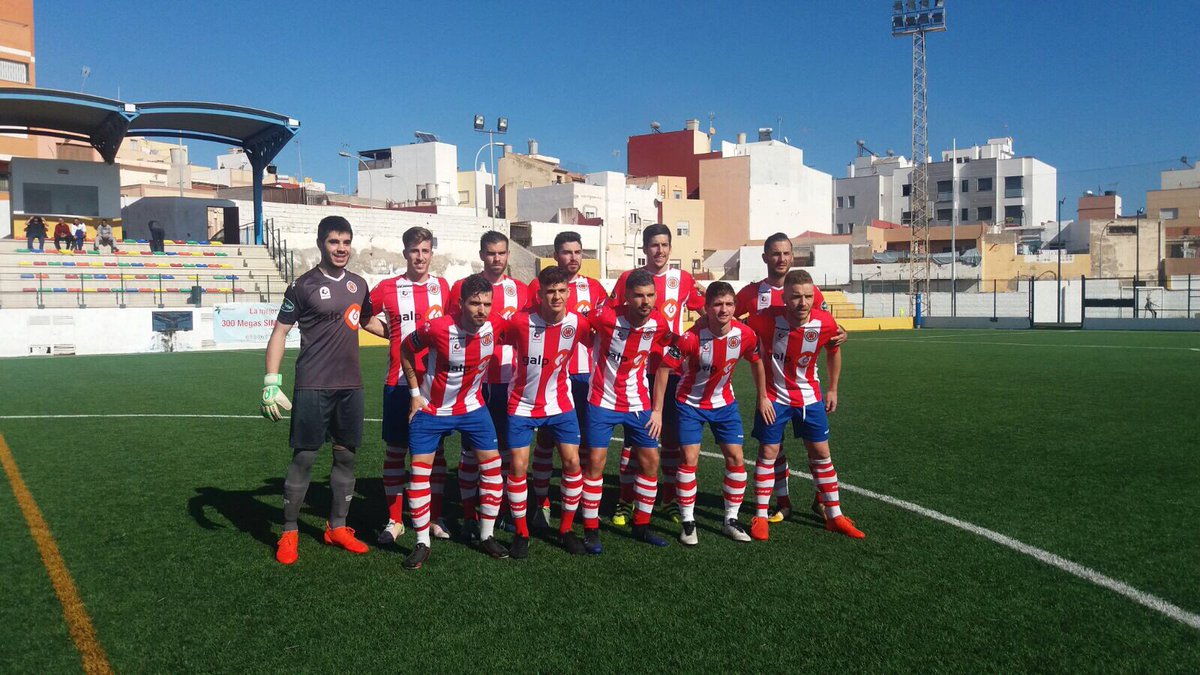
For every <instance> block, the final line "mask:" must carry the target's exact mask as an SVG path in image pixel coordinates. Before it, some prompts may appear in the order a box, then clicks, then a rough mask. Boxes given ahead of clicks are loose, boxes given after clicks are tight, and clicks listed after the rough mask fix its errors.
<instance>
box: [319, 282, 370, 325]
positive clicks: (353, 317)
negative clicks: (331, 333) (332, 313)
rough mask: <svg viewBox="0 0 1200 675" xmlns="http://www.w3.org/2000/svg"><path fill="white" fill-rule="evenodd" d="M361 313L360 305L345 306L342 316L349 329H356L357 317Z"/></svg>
mask: <svg viewBox="0 0 1200 675" xmlns="http://www.w3.org/2000/svg"><path fill="white" fill-rule="evenodd" d="M322 288H324V287H322ZM361 313H362V307H359V306H358V305H357V304H355V305H350V306H349V307H347V308H346V313H345V314H344V315H343V318H344V319H345V320H346V325H347V326H349V327H350V330H358V319H359V315H360V314H361Z"/></svg>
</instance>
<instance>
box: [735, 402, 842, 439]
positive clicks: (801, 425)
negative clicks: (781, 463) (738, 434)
mask: <svg viewBox="0 0 1200 675" xmlns="http://www.w3.org/2000/svg"><path fill="white" fill-rule="evenodd" d="M771 405H773V406H775V423H774V424H767V423H766V422H765V421H764V420H763V418H762V415H760V414H758V413H754V431H753V432H751V435H753V436H754V437H755V438H757V439H758V441H759V442H760V443H765V444H767V445H776V444H778V443H782V442H783V432H784V429H785V428H786V427H787V423H788V420H791V421H792V430H793V431H794V432H795V434H796V438H801V439H804V440H806V441H813V442H816V443H819V442H821V441H827V440H829V418H828V417H826V416H825V402H824V401H817V402H816V403H812V404H809V405H807V406H805V407H803V408H793V407H792V406H790V405H784V404H782V403H772V404H771Z"/></svg>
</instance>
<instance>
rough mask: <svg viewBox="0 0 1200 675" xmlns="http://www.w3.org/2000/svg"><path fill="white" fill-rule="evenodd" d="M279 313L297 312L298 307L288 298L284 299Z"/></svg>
mask: <svg viewBox="0 0 1200 675" xmlns="http://www.w3.org/2000/svg"><path fill="white" fill-rule="evenodd" d="M279 311H281V312H294V311H296V305H295V304H293V303H292V301H291V300H288V299H287V298H284V299H283V306H282V307H280V308H279Z"/></svg>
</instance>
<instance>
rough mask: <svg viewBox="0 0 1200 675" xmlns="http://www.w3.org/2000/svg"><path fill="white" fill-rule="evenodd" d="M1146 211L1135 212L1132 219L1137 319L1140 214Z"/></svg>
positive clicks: (1134, 307) (1140, 266) (1136, 311)
mask: <svg viewBox="0 0 1200 675" xmlns="http://www.w3.org/2000/svg"><path fill="white" fill-rule="evenodd" d="M1144 213H1146V209H1144V208H1141V209H1138V210H1137V214H1136V215H1134V217H1133V242H1134V243H1133V318H1135V319H1136V318H1138V279H1141V278H1142V214H1144Z"/></svg>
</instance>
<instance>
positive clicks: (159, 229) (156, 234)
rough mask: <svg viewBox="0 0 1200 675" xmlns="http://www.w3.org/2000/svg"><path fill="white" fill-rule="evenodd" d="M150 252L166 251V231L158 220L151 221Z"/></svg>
mask: <svg viewBox="0 0 1200 675" xmlns="http://www.w3.org/2000/svg"><path fill="white" fill-rule="evenodd" d="M149 228H150V250H151V251H157V252H159V253H163V252H165V251H166V236H167V233H166V231H164V230H163V226H162V225H160V224H159V222H158V221H157V220H152V221H150V225H149Z"/></svg>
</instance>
